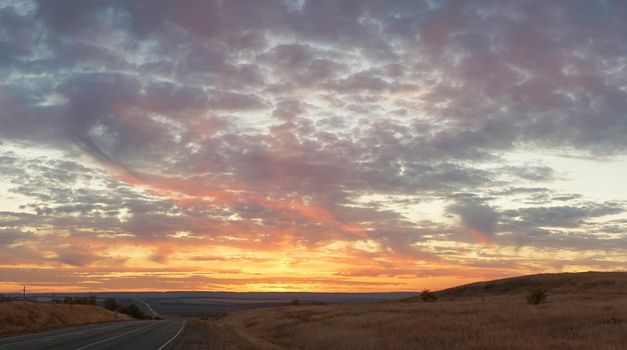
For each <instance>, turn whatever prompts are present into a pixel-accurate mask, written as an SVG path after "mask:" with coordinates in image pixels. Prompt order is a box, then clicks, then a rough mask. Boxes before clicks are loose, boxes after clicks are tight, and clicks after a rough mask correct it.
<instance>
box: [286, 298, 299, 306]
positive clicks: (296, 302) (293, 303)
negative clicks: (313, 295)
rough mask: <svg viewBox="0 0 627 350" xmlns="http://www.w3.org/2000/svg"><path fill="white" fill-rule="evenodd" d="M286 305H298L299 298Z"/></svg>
mask: <svg viewBox="0 0 627 350" xmlns="http://www.w3.org/2000/svg"><path fill="white" fill-rule="evenodd" d="M288 305H294V306H298V305H300V300H298V299H294V300H292V301H290V302H289V304H288Z"/></svg>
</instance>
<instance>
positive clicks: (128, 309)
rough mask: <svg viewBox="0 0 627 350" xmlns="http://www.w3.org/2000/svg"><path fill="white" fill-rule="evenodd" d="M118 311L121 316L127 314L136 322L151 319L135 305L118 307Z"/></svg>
mask: <svg viewBox="0 0 627 350" xmlns="http://www.w3.org/2000/svg"><path fill="white" fill-rule="evenodd" d="M119 311H120V312H121V313H123V314H127V315H129V316H131V317H133V318H136V319H138V320H150V319H152V317H150V316H148V315H146V314H145V313H144V312H143V311H142V310H141V309H140V308H139V307H138V306H137V305H135V304H130V305H125V306H120V307H119Z"/></svg>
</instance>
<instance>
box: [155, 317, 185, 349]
mask: <svg viewBox="0 0 627 350" xmlns="http://www.w3.org/2000/svg"><path fill="white" fill-rule="evenodd" d="M185 322H187V321H183V324H182V325H181V329H179V331H178V332H176V334H175V335H174V336H173V337H172V338H170V340H168V341H167V342H166V343H165V344H163V345H161V347H160V348H159V349H157V350H163V349H164V348H165V347H166V346H168V344H170V343H171V342H172V341H173V340H174V339H176V337H178V336H179V334H181V332H182V331H183V328H185Z"/></svg>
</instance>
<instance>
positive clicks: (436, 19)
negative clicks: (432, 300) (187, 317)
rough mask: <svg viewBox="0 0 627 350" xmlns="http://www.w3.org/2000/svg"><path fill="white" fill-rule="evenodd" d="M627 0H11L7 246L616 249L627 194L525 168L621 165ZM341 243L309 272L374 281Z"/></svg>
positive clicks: (1, 160) (36, 256)
mask: <svg viewBox="0 0 627 350" xmlns="http://www.w3.org/2000/svg"><path fill="white" fill-rule="evenodd" d="M625 10H626V8H625V5H624V4H622V2H620V1H589V2H572V1H555V2H551V3H545V2H514V1H503V2H484V1H464V2H449V1H384V2H382V1H378V0H366V1H359V2H346V1H311V0H309V1H283V0H279V1H274V0H268V1H256V2H255V4H254V6H251V4H250V2H247V1H211V0H207V1H195V2H189V3H184V4H180V3H174V2H171V1H162V0H159V1H157V2H156V3H155V1H147V0H140V1H134V2H127V1H109V2H72V3H69V2H60V1H20V2H17V1H5V2H2V4H0V57H1V58H0V77H1V78H2V79H0V81H1V83H0V137H1V138H2V143H1V144H0V196H3V201H2V202H3V205H6V207H7V208H8V209H6V210H5V207H4V206H3V207H2V208H3V209H2V210H3V211H2V212H0V230H2V232H3V234H2V235H4V237H2V236H0V240H4V241H6V242H12V243H11V244H12V246H11V247H5V248H4V249H5V252H6V254H7V255H6V256H9V255H8V254H9V251H11V254H12V255H11V256H12V258H11V259H13V258H16V257H18V255H19V254H18V253H19V252H20V251H21V252H23V253H24V254H23V257H22V258H21V259H18V260H19V261H20V262H21V263H26V262H30V263H31V264H39V263H41V262H42V256H43V255H42V254H43V253H37V249H41V250H43V251H45V254H47V255H46V256H48V257H50V256H58V258H57V259H48V260H46V259H43V261H44V263H45V264H51V266H60V265H64V266H66V267H67V266H78V267H83V268H87V267H93V266H94V265H98V266H100V265H103V266H104V265H107V264H113V263H114V262H115V261H120V264H122V265H124V264H128V265H129V266H131V265H132V264H147V265H150V264H164V265H168V264H181V265H186V264H187V265H189V266H193V264H191V263H190V261H195V260H194V259H191V258H190V257H199V256H205V255H207V256H213V255H214V254H213V253H202V254H201V252H199V251H193V250H194V249H193V248H194V247H196V248H197V249H210V248H211V247H217V246H219V247H226V248H228V251H229V252H233V254H236V255H238V254H243V253H242V252H239V251H237V252H234V250H238V249H241V250H245V251H246V253H251V254H252V253H255V252H257V253H259V254H261V255H263V254H264V253H266V252H268V251H276V252H278V253H277V254H275V256H274V257H270V258H269V259H270V260H272V259H273V258H274V259H275V260H272V261H274V262H275V263H278V262H277V260H276V259H278V258H277V256H279V255H281V254H287V252H288V251H294V250H295V249H300V248H303V247H304V248H306V249H308V250H309V252H314V251H315V252H318V251H324V252H326V254H330V255H332V253H330V252H329V251H328V250H329V249H331V248H329V246H331V247H333V244H340V243H338V242H353V243H354V242H359V241H364V240H365V241H369V240H372V241H374V242H376V244H377V246H378V247H380V250H379V251H378V252H376V253H373V252H369V253H364V252H363V251H359V249H352V248H346V249H345V251H344V253H345V254H349V255H350V256H349V258H354V259H356V260H359V261H360V263H362V264H363V265H364V266H365V268H368V267H372V268H373V271H376V272H377V276H380V278H385V279H394V278H397V277H398V278H400V277H399V276H400V274H394V273H390V274H385V273H379V270H377V269H375V267H377V266H378V265H377V264H378V262H377V261H378V260H377V259H383V260H386V263H388V264H389V265H386V266H384V267H380V266H379V269H385V268H389V269H390V271H392V270H394V271H396V270H398V271H400V272H404V271H412V269H415V268H416V264H418V263H428V264H434V265H437V264H442V266H440V267H439V268H442V269H445V268H450V266H448V267H445V266H446V264H458V265H459V264H461V263H460V262H463V264H462V265H464V266H465V265H466V264H468V260H469V259H471V258H470V256H476V255H472V254H471V253H470V250H466V249H475V248H476V249H488V248H487V247H486V246H482V247H481V248H477V247H475V248H464V246H463V245H464V244H466V243H468V242H469V241H470V239H473V240H475V241H477V240H478V241H480V242H483V243H488V242H490V243H491V244H493V245H497V244H498V245H508V244H511V245H514V246H517V247H518V246H521V245H525V246H529V247H533V248H534V249H538V247H541V246H543V245H544V246H546V247H556V248H560V247H561V248H563V249H570V248H572V247H576V249H579V250H580V251H581V252H590V251H592V250H594V249H597V248H599V249H603V250H604V251H605V252H611V251H616V250H620V249H622V248H621V245H620V244H621V242H622V239H623V236H624V228H625V225H624V223H623V222H620V221H616V220H618V219H616V218H613V217H612V216H618V217H620V216H621V215H622V214H623V205H624V204H623V203H622V202H620V198H588V197H587V196H584V195H583V194H580V193H576V192H577V191H576V190H575V189H569V188H567V189H565V188H563V187H562V185H563V183H560V182H563V181H566V180H565V178H564V176H563V174H562V173H561V172H560V171H558V170H557V169H558V168H557V167H555V164H557V163H559V161H556V163H555V164H551V162H550V161H547V162H544V161H543V160H538V161H535V160H533V161H527V160H526V159H527V158H528V155H529V154H530V153H531V154H534V152H540V153H543V154H555V153H559V154H570V155H575V156H585V157H592V158H596V157H604V158H606V159H609V160H610V161H611V160H614V159H616V158H618V156H619V155H621V154H623V153H624V152H625V151H626V150H627V141H626V139H625V137H624V135H625V133H626V131H627V118H625V115H624V111H625V110H627V102H626V101H627V95H626V94H627V92H626V91H625V89H624V86H625V76H626V74H625V73H627V71H626V70H625V67H624V57H625V55H626V54H627V44H625V40H623V33H624V26H623V25H622V22H623V18H622V17H621V15H620V14H621V13H624V11H625ZM525 155H526V156H525ZM525 157H527V158H525ZM519 159H520V160H519ZM574 171H579V170H576V169H575V170H574ZM4 197H6V200H4V199H5V198H4ZM4 203H7V204H4ZM451 215H453V216H456V217H458V218H459V220H460V224H461V226H462V227H463V229H464V234H461V235H460V234H459V232H458V231H459V227H458V226H459V225H457V224H455V223H452V222H451V220H450V216H451ZM565 230H567V231H568V232H569V234H570V235H571V238H572V239H570V240H567V239H564V237H563V234H562V233H563V232H564V231H565ZM16 232H22V233H23V234H20V235H19V236H18V235H17V233H16ZM27 232H33V234H32V235H29V234H26V233H27ZM469 235H470V236H469ZM473 235H474V237H472V236H473ZM44 236H45V237H47V238H42V237H44ZM512 236H515V238H513V237H512ZM602 239H605V240H606V241H605V243H602V242H601V240H602ZM18 240H19V242H18ZM44 241H45V242H46V243H47V244H49V246H44V245H43V242H44ZM442 242H449V243H450V242H452V243H453V244H449V248H446V249H445V248H442V247H441V244H443V243H442ZM341 244H346V247H350V246H351V245H350V244H349V243H341ZM341 244H340V245H341ZM128 245H134V246H137V247H141V249H145V251H143V250H142V253H141V254H140V253H137V254H138V255H137V256H133V254H131V253H128V252H127V251H125V249H126V248H125V247H126V246H128ZM450 245H457V246H458V248H456V249H452V248H450ZM586 245H587V246H586ZM67 246H72V247H95V248H93V250H94V254H93V255H89V254H84V255H80V254H78V255H77V254H73V253H72V252H71V251H66V250H64V249H62V248H63V247H67ZM177 247H178V248H180V251H181V252H184V253H181V252H179V249H177ZM138 249H139V248H138ZM141 249H140V250H141ZM188 250H190V251H188ZM435 251H437V252H438V253H437V254H436V253H435ZM504 251H505V250H504ZM109 253H111V254H113V255H115V254H118V255H116V256H117V257H118V258H119V260H116V259H114V258H111V259H107V258H106V257H107V256H108V255H107V254H109ZM484 253H485V252H484ZM597 253H598V252H597ZM55 254H56V255H55ZM494 254H495V256H494V260H495V261H496V260H498V259H501V258H502V259H510V260H517V261H518V262H519V263H517V264H512V265H508V266H507V268H510V269H524V268H526V266H528V265H525V264H526V262H525V261H524V259H523V258H521V257H518V256H516V254H515V253H503V252H501V253H499V254H502V255H499V254H497V253H494ZM591 254H592V253H591ZM330 255H324V254H322V253H320V256H319V257H318V258H319V259H320V260H321V261H324V263H321V264H322V265H324V264H328V265H325V266H324V267H321V266H313V267H310V268H311V269H312V270H315V271H316V272H317V273H320V274H322V273H323V272H324V271H343V272H342V273H346V274H352V275H354V277H355V278H358V277H359V276H358V275H359V274H360V272H359V271H358V270H357V269H355V268H354V267H353V266H345V265H351V264H352V263H351V262H350V261H344V260H342V261H341V262H337V260H335V257H333V258H331V257H330ZM258 258H259V259H261V260H263V261H265V260H264V259H267V258H268V257H263V256H260V257H258ZM7 259H8V258H7ZM547 259H548V258H547ZM591 259H592V258H591ZM599 259H601V257H599ZM349 260H350V259H349ZM445 260H446V261H445ZM592 260H593V259H592ZM592 260H590V261H592ZM11 261H17V260H11ZM222 263H223V264H225V266H222V270H224V271H227V270H232V268H233V266H230V265H229V264H230V263H231V262H229V261H222ZM7 264H9V263H7ZM15 264H17V263H15ZM591 264H592V262H591ZM129 266H125V267H126V268H129ZM151 266H152V265H151ZM189 266H187V267H188V268H189ZM459 266H461V265H459ZM591 266H592V265H591ZM434 268H435V267H434ZM516 271H518V270H516ZM299 272H300V273H303V271H299ZM434 273H435V272H434ZM494 273H496V272H494ZM499 273H503V272H502V271H501V272H499ZM347 276H348V275H347ZM275 277H276V276H275ZM321 280H322V277H321ZM190 281H191V282H190V283H198V284H201V283H203V282H201V281H197V280H194V279H190ZM325 281H327V282H325V283H328V280H326V279H325ZM221 282H223V281H216V282H215V283H221ZM355 282H356V281H355ZM158 283H162V281H159V282H158ZM206 283H213V282H211V281H207V282H206ZM234 283H235V282H234ZM194 285H197V284H194ZM210 285H212V284H210ZM356 285H358V284H356Z"/></svg>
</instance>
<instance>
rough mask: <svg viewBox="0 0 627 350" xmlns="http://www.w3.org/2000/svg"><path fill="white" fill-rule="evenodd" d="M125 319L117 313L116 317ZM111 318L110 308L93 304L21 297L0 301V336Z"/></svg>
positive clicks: (112, 319)
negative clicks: (60, 303)
mask: <svg viewBox="0 0 627 350" xmlns="http://www.w3.org/2000/svg"><path fill="white" fill-rule="evenodd" d="M128 319H130V318H129V317H128V316H126V315H121V314H120V315H118V318H117V320H128ZM115 320H116V319H114V317H113V313H112V312H111V311H109V310H107V309H104V308H102V307H99V306H94V305H49V304H36V303H30V302H23V301H12V302H7V303H0V336H7V335H14V334H20V333H28V332H34V331H39V330H44V329H52V328H60V327H65V326H77V325H82V324H88V323H96V322H110V321H115Z"/></svg>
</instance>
